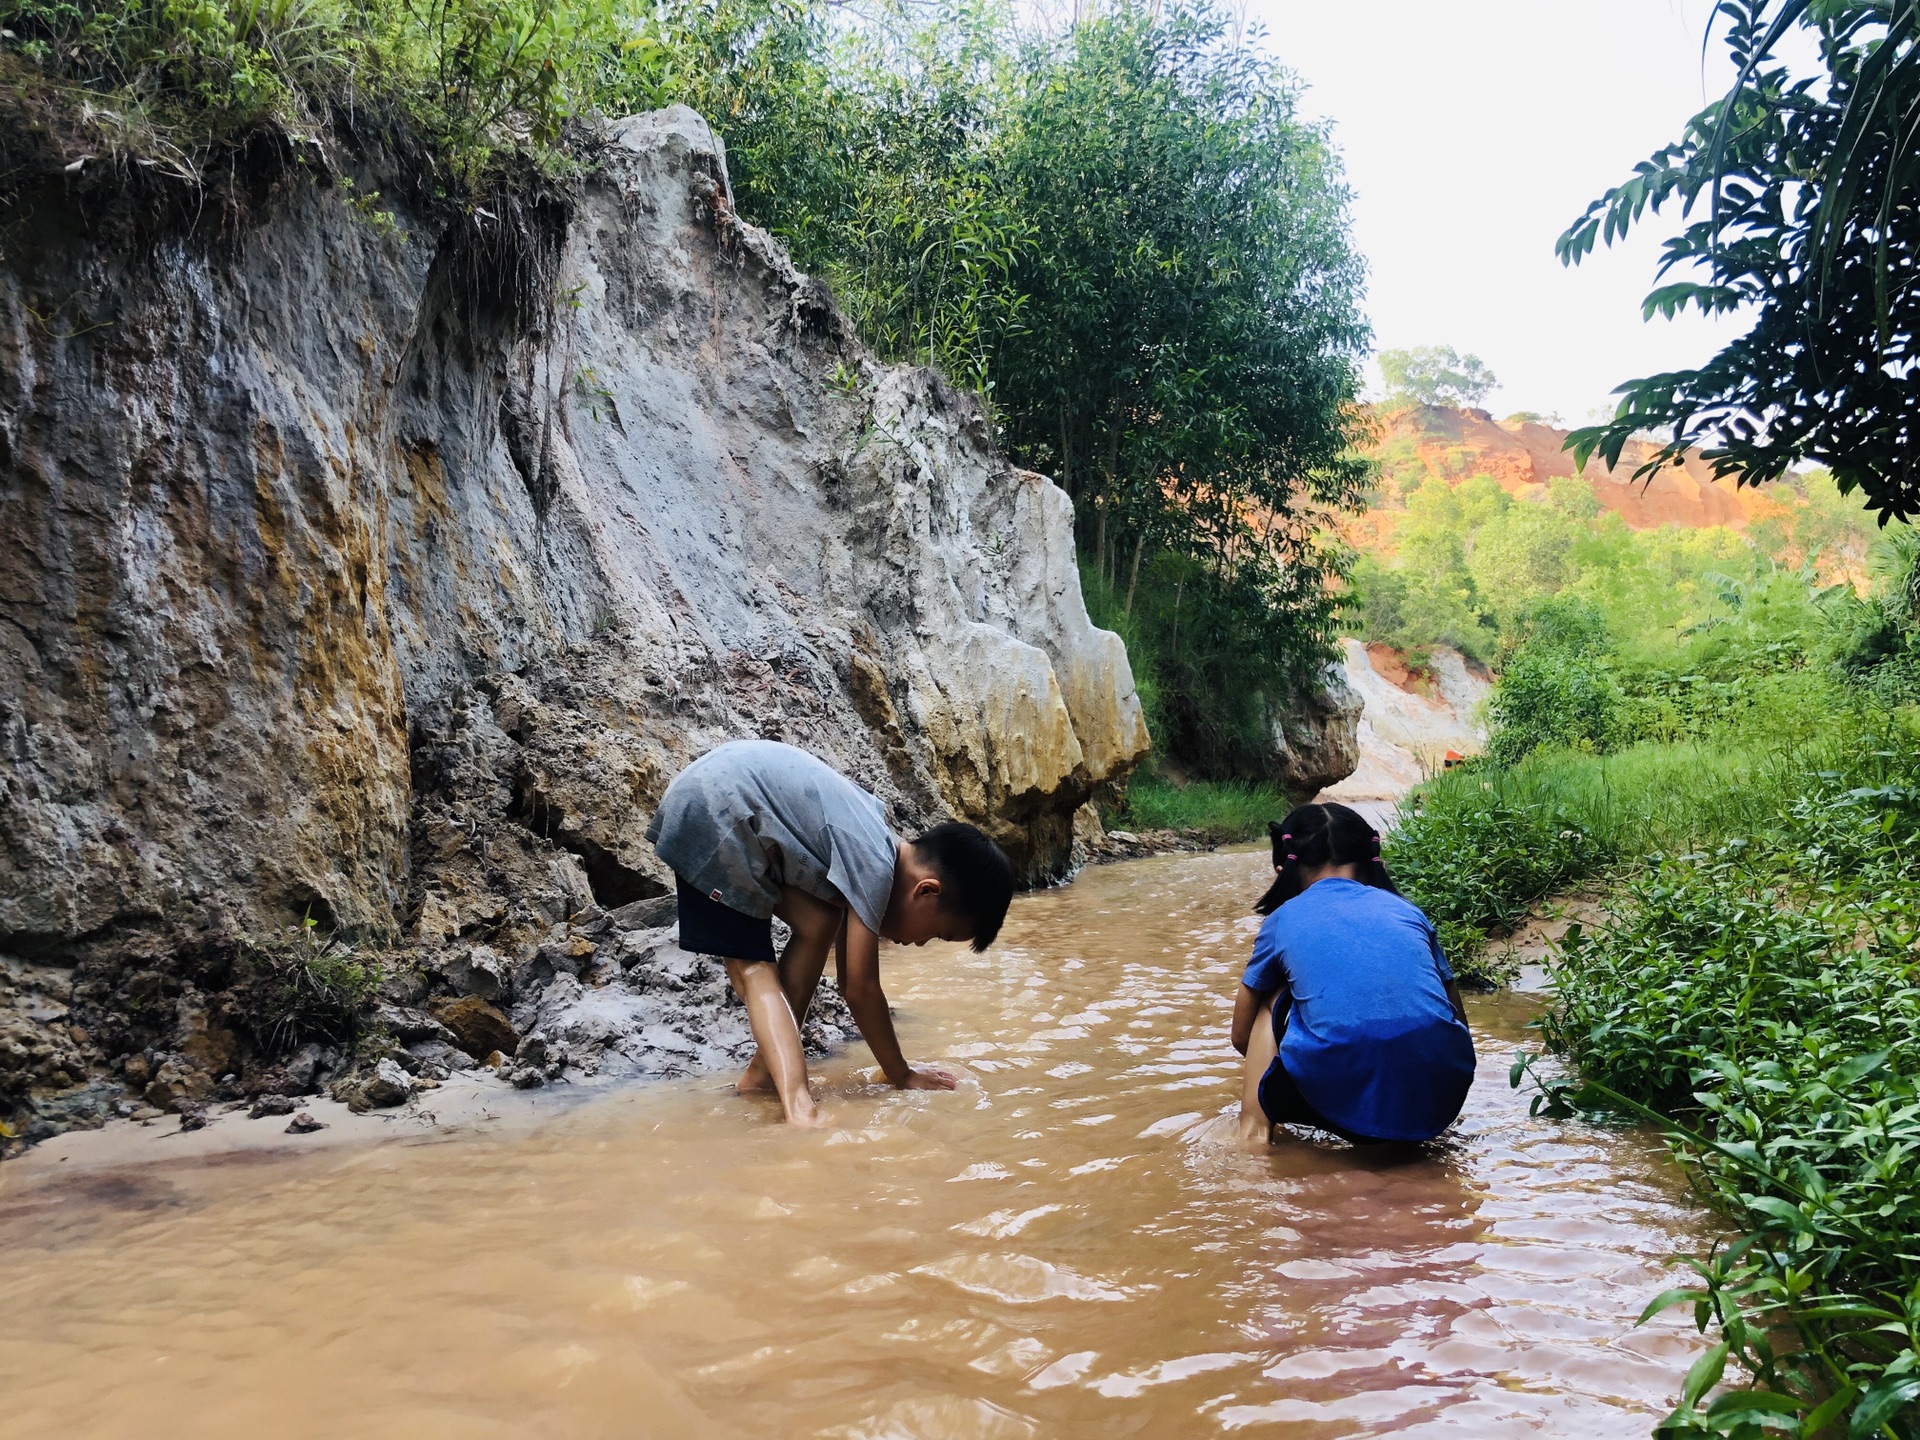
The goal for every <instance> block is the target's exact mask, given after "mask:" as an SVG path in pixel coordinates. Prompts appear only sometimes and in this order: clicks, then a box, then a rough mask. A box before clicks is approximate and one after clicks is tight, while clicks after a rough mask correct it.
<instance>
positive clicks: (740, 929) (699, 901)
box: [674, 875, 776, 965]
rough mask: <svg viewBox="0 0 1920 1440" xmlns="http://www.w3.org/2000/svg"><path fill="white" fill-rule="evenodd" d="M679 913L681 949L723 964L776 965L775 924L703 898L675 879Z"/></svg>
mask: <svg viewBox="0 0 1920 1440" xmlns="http://www.w3.org/2000/svg"><path fill="white" fill-rule="evenodd" d="M674 882H675V885H676V886H677V887H678V888H677V890H676V892H675V899H676V901H677V902H678V906H679V910H680V948H681V949H682V950H691V951H692V952H693V953H694V954H696V955H712V956H714V957H715V958H717V959H721V960H761V961H765V962H766V963H767V964H769V965H772V964H775V963H776V957H775V955H774V953H773V921H772V920H770V919H768V920H756V919H755V918H754V917H753V916H751V915H742V914H741V913H740V912H739V911H738V910H735V909H733V908H731V907H730V906H726V905H722V904H721V903H720V902H719V901H718V900H715V899H714V898H713V897H712V896H711V895H702V894H701V893H700V892H699V891H698V890H695V889H693V888H692V887H691V886H689V885H688V884H687V882H686V881H684V880H682V879H680V877H679V876H677V875H676V876H675V877H674Z"/></svg>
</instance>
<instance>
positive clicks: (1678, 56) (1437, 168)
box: [1246, 0, 1744, 423]
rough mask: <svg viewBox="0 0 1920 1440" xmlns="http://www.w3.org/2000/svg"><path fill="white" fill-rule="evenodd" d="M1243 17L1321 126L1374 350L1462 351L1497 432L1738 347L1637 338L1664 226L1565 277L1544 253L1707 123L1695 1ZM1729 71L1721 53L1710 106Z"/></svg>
mask: <svg viewBox="0 0 1920 1440" xmlns="http://www.w3.org/2000/svg"><path fill="white" fill-rule="evenodd" d="M1246 5H1247V17H1248V19H1249V21H1250V22H1252V23H1254V24H1258V25H1260V26H1262V27H1264V29H1265V30H1266V32H1267V33H1266V40H1265V48H1267V49H1268V50H1269V51H1270V52H1271V53H1273V54H1274V55H1275V56H1276V57H1277V58H1278V59H1279V60H1280V61H1281V62H1282V63H1283V64H1285V65H1286V66H1287V67H1288V68H1290V69H1292V70H1293V71H1295V72H1296V73H1297V74H1298V75H1299V76H1300V78H1301V79H1302V81H1304V82H1305V84H1306V85H1307V87H1308V88H1307V91H1306V94H1305V96H1304V99H1303V102H1302V106H1301V109H1302V113H1303V114H1305V115H1307V116H1325V117H1327V118H1330V119H1331V120H1332V121H1333V122H1334V127H1335V128H1334V138H1335V141H1336V143H1337V144H1338V146H1339V147H1340V149H1341V151H1342V153H1343V154H1344V155H1345V158H1346V166H1347V174H1348V178H1349V180H1350V181H1351V182H1352V184H1353V187H1354V189H1355V191H1356V197H1357V198H1356V201H1355V206H1354V235H1355V239H1356V241H1357V243H1358V246H1359V249H1360V251H1361V253H1363V254H1364V255H1365V256H1366V257H1367V262H1368V267H1369V272H1370V273H1369V278H1368V284H1367V312H1368V315H1369V317H1370V318H1371V320H1372V322H1373V327H1374V337H1375V344H1376V345H1377V346H1379V347H1380V348H1383V349H1385V348H1398V347H1404V346H1411V345H1452V346H1454V347H1455V348H1456V349H1458V350H1461V351H1463V352H1467V351H1470V352H1472V353H1474V354H1476V355H1478V356H1479V357H1480V358H1481V359H1482V360H1484V361H1486V363H1487V364H1488V365H1489V366H1490V367H1491V368H1492V370H1493V372H1494V374H1495V375H1497V376H1498V377H1499V378H1500V381H1501V385H1500V388H1499V390H1497V391H1496V392H1495V393H1494V395H1493V396H1492V398H1491V400H1490V401H1489V402H1488V404H1489V407H1490V408H1491V409H1492V410H1493V412H1494V413H1495V414H1496V415H1504V414H1508V413H1510V412H1512V411H1515V410H1538V411H1541V412H1543V413H1554V412H1558V413H1559V414H1560V415H1562V416H1564V417H1565V418H1566V419H1567V420H1568V421H1571V422H1575V423H1578V422H1580V421H1583V420H1585V419H1586V418H1587V417H1588V416H1589V415H1590V414H1591V412H1592V411H1593V410H1594V409H1595V408H1596V407H1599V406H1602V405H1607V406H1609V407H1610V406H1611V401H1610V399H1609V396H1608V392H1609V391H1611V390H1612V389H1613V387H1614V386H1616V385H1618V384H1620V383H1621V382H1622V381H1624V380H1628V379H1633V378H1636V377H1638V376H1641V375H1647V374H1652V373H1654V372H1656V371H1660V370H1666V369H1672V368H1675V367H1677V366H1680V365H1686V364H1691V363H1693V362H1696V361H1698V360H1702V359H1704V358H1706V357H1707V356H1708V355H1710V354H1712V353H1713V351H1714V350H1715V349H1717V348H1718V346H1719V344H1720V343H1724V341H1725V340H1726V339H1728V338H1731V337H1732V336H1733V335H1735V334H1738V333H1739V332H1740V330H1741V329H1742V328H1744V327H1743V326H1741V325H1739V323H1738V322H1737V321H1722V322H1719V323H1718V324H1717V325H1716V324H1714V323H1710V322H1708V321H1705V320H1703V319H1702V318H1700V317H1698V316H1687V317H1684V318H1682V319H1680V320H1676V321H1666V320H1661V319H1658V318H1656V319H1654V320H1652V321H1647V322H1643V321H1642V320H1641V318H1640V301H1641V299H1642V298H1643V297H1644V296H1645V294H1646V292H1647V291H1648V290H1650V289H1651V288H1653V272H1654V266H1655V263H1656V261H1657V259H1658V256H1659V249H1660V246H1659V242H1660V241H1661V240H1663V239H1664V238H1665V237H1666V236H1667V235H1669V234H1671V233H1673V232H1674V231H1675V230H1677V229H1678V228H1679V218H1678V212H1677V210H1674V209H1671V208H1670V209H1669V210H1668V211H1667V212H1665V213H1664V214H1662V215H1659V216H1653V217H1650V221H1649V222H1643V228H1642V229H1640V230H1639V231H1638V232H1637V233H1636V234H1635V235H1634V236H1632V237H1631V238H1630V239H1629V241H1628V242H1627V243H1626V244H1625V245H1622V246H1616V247H1615V248H1614V249H1612V250H1607V249H1604V248H1600V249H1596V251H1595V253H1594V255H1593V256H1592V257H1591V258H1589V259H1588V260H1587V261H1586V262H1585V263H1583V264H1581V265H1580V266H1579V267H1577V268H1575V269H1571V270H1569V269H1564V268H1562V266H1561V265H1560V262H1559V261H1558V260H1556V259H1555V258H1554V254H1553V242H1554V240H1555V238H1556V237H1557V236H1558V235H1559V234H1560V232H1561V231H1562V230H1564V229H1565V228H1566V226H1567V225H1568V224H1569V223H1570V222H1571V221H1572V220H1573V219H1574V217H1575V216H1577V215H1578V214H1579V213H1580V212H1581V211H1582V210H1583V209H1585V207H1586V205H1587V202H1588V201H1590V200H1593V199H1595V198H1597V197H1598V196H1599V195H1600V194H1601V193H1602V192H1603V191H1604V190H1606V189H1607V187H1609V186H1610V185H1613V184H1616V183H1618V182H1619V181H1621V180H1624V179H1625V178H1626V177H1627V176H1628V174H1629V173H1630V172H1631V169H1632V167H1633V165H1634V163H1635V162H1636V161H1639V160H1642V159H1644V158H1646V157H1647V156H1648V155H1650V154H1651V153H1652V152H1653V151H1654V150H1655V149H1657V148H1658V147H1659V146H1661V145H1664V144H1666V143H1668V142H1669V141H1672V140H1676V139H1678V138H1679V135H1680V130H1681V126H1682V124H1683V123H1684V122H1685V121H1686V120H1687V118H1688V117H1689V116H1691V115H1693V114H1694V113H1695V112H1696V111H1698V110H1700V109H1701V108H1702V107H1703V105H1704V104H1705V102H1706V100H1707V98H1708V95H1707V91H1706V88H1705V85H1703V78H1702V69H1701V37H1702V34H1703V29H1704V26H1705V22H1706V17H1707V14H1708V12H1709V10H1710V9H1711V0H1370V3H1368V4H1365V5H1358V4H1328V3H1327V0H1246ZM1724 55H1725V52H1724V49H1723V48H1722V47H1721V45H1720V42H1719V41H1718V40H1716V41H1715V42H1714V46H1713V48H1712V50H1711V51H1710V52H1709V64H1708V68H1707V71H1706V80H1707V82H1709V83H1711V82H1719V84H1718V88H1716V89H1715V90H1714V93H1715V94H1718V93H1721V91H1722V90H1724V88H1725V84H1726V82H1727V81H1728V80H1729V79H1730V78H1731V77H1730V72H1729V70H1728V69H1727V67H1726V65H1725V60H1724ZM1716 335H1717V336H1719V337H1720V339H1719V340H1718V341H1716V338H1715V337H1716ZM1376 383H1377V379H1376Z"/></svg>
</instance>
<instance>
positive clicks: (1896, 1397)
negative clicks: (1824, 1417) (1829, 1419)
mask: <svg viewBox="0 0 1920 1440" xmlns="http://www.w3.org/2000/svg"><path fill="white" fill-rule="evenodd" d="M1915 1396H1920V1375H1900V1376H1894V1377H1889V1378H1887V1379H1883V1380H1880V1381H1878V1382H1876V1383H1875V1384H1872V1385H1869V1386H1868V1387H1867V1389H1866V1392H1865V1393H1864V1394H1863V1395H1861V1397H1860V1403H1859V1404H1858V1405H1857V1406H1856V1407H1855V1408H1854V1412H1853V1416H1852V1418H1851V1419H1850V1420H1849V1421H1848V1422H1847V1436H1848V1440H1869V1437H1871V1436H1872V1435H1873V1433H1874V1432H1875V1431H1876V1430H1878V1429H1879V1428H1880V1427H1881V1426H1882V1425H1884V1424H1886V1423H1887V1422H1888V1421H1889V1420H1891V1419H1893V1417H1894V1416H1895V1415H1897V1414H1898V1413H1899V1412H1900V1410H1901V1407H1903V1406H1904V1405H1906V1404H1907V1402H1908V1401H1910V1400H1912V1399H1913V1398H1914V1397H1915Z"/></svg>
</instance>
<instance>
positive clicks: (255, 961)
mask: <svg viewBox="0 0 1920 1440" xmlns="http://www.w3.org/2000/svg"><path fill="white" fill-rule="evenodd" d="M235 970H236V984H235V987H234V988H235V991H236V992H237V994H238V995H239V997H240V1004H241V1011H242V1015H243V1017H244V1019H245V1020H246V1023H247V1027H248V1029H250V1030H251V1031H252V1032H253V1034H254V1036H255V1038H256V1039H257V1040H258V1041H259V1042H260V1044H261V1046H262V1047H263V1048H264V1050H265V1052H266V1053H267V1054H269V1055H274V1054H284V1053H285V1052H287V1051H289V1050H292V1049H294V1048H296V1047H297V1046H300V1045H303V1044H305V1043H306V1042H307V1041H309V1040H318V1041H323V1042H326V1043H329V1044H334V1043H341V1042H350V1041H352V1040H353V1039H355V1037H356V1036H357V1035H358V1034H359V1032H360V1019H359V1017H360V1012H361V1011H362V1010H363V1009H364V1008H365V1007H366V1006H368V1005H370V1004H372V1003H373V1000H374V994H375V991H376V989H377V987H378V986H379V984H380V980H381V978H382V971H381V969H380V966H379V964H378V963H377V962H376V961H375V960H374V959H373V958H372V957H370V956H366V955H362V954H360V953H359V952H358V951H356V950H355V949H354V948H353V947H352V946H351V945H348V944H346V943H345V942H343V941H341V940H339V939H338V938H336V937H333V936H328V935H323V934H322V933H321V932H320V930H319V928H318V927H317V926H316V925H315V924H314V922H313V921H311V920H308V921H307V922H306V923H305V924H304V925H300V926H293V927H289V928H288V929H287V930H285V931H283V932H282V933H280V934H278V935H273V936H267V937H254V938H251V939H248V940H245V941H243V942H242V943H241V945H240V948H239V953H238V956H237V964H236V967H235Z"/></svg>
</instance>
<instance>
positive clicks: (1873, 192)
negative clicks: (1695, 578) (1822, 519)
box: [1558, 0, 1920, 518]
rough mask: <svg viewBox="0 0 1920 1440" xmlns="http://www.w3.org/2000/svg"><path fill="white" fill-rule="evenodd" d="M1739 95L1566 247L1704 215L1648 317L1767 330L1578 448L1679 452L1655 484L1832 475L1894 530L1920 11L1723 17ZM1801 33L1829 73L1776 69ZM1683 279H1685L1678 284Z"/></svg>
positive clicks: (1911, 323) (1870, 5)
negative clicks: (1642, 440) (1698, 454)
mask: <svg viewBox="0 0 1920 1440" xmlns="http://www.w3.org/2000/svg"><path fill="white" fill-rule="evenodd" d="M1714 18H1715V21H1716V23H1718V22H1724V24H1725V29H1724V39H1725V42H1726V44H1727V46H1728V49H1729V51H1730V52H1731V54H1732V57H1733V59H1734V62H1735V66H1736V79H1735V82H1734V84H1733V86H1732V88H1731V89H1730V90H1729V91H1728V92H1727V94H1726V95H1725V96H1723V97H1722V98H1721V99H1719V100H1717V101H1716V102H1714V104H1712V105H1710V106H1708V107H1707V109H1705V110H1704V111H1702V112H1701V113H1700V114H1699V115H1697V116H1695V117H1694V118H1693V120H1692V121H1690V122H1689V124H1688V126H1687V130H1686V133H1685V134H1684V135H1683V136H1682V137H1681V139H1680V140H1679V141H1678V142H1677V143H1675V144H1673V145H1670V146H1668V147H1666V148H1665V149H1663V150H1661V151H1659V152H1658V153H1657V154H1655V155H1654V156H1653V157H1651V158H1650V159H1649V160H1647V161H1644V162H1642V164H1640V165H1639V166H1638V167H1636V169H1635V172H1634V174H1633V176H1632V178H1631V179H1629V180H1628V181H1626V182H1625V183H1624V184H1622V185H1619V186H1616V187H1614V188H1613V189H1612V190H1610V191H1608V192H1607V194H1606V195H1604V196H1602V197H1601V198H1600V199H1599V200H1597V201H1595V202H1594V204H1593V205H1591V206H1589V207H1588V209H1587V212H1586V214H1585V215H1583V216H1582V217H1581V218H1580V220H1578V221H1577V222H1576V223H1575V224H1574V225H1573V226H1572V227H1571V228H1570V229H1569V230H1568V231H1567V232H1566V234H1565V235H1563V236H1562V237H1561V238H1560V241H1559V245H1558V251H1559V254H1560V256H1561V259H1562V260H1563V261H1565V262H1566V263H1569V264H1577V263H1578V262H1579V261H1580V260H1581V259H1582V258H1584V257H1585V256H1586V255H1587V254H1588V253H1589V252H1590V251H1591V250H1592V249H1593V247H1594V245H1595V244H1596V243H1599V242H1600V241H1602V240H1604V241H1605V242H1606V243H1609V244H1610V243H1612V242H1613V241H1614V240H1616V239H1618V238H1619V237H1620V236H1622V235H1624V234H1625V233H1626V232H1627V231H1628V230H1629V229H1630V228H1631V227H1632V226H1633V225H1635V224H1637V223H1639V222H1640V221H1641V220H1643V219H1644V218H1645V215H1646V213H1647V212H1648V211H1649V210H1655V211H1657V210H1659V209H1660V208H1661V207H1662V206H1663V205H1665V204H1667V203H1668V202H1671V201H1674V200H1678V201H1679V202H1680V204H1681V210H1682V215H1683V216H1691V215H1692V214H1693V213H1694V211H1695V208H1696V206H1699V205H1700V202H1701V201H1702V200H1703V199H1704V200H1706V201H1707V202H1708V203H1706V204H1705V205H1704V207H1702V208H1703V209H1704V212H1705V213H1704V214H1703V215H1701V216H1700V218H1697V219H1691V220H1690V221H1689V223H1688V224H1687V225H1686V226H1685V228H1684V229H1683V230H1682V231H1681V232H1680V233H1679V234H1678V235H1676V236H1674V237H1673V238H1671V239H1670V240H1668V241H1667V244H1666V252H1665V256H1664V258H1663V261H1662V264H1661V269H1660V278H1661V280H1662V281H1663V282H1665V283H1662V284H1661V285H1660V286H1659V287H1658V288H1656V289H1655V290H1654V291H1653V292H1652V293H1651V294H1650V295H1649V296H1648V297H1647V301H1646V306H1645V310H1646V313H1647V315H1648V316H1652V315H1654V314H1664V315H1669V316H1671V315H1673V314H1675V313H1677V312H1678V311H1680V310H1682V309H1685V308H1686V307H1688V306H1693V307H1695V308H1698V309H1699V310H1701V311H1703V312H1706V313H1724V312H1729V311H1733V310H1737V309H1740V308H1742V307H1750V308H1752V309H1753V310H1754V311H1755V314H1756V319H1755V323H1754V325H1753V328H1752V329H1751V330H1750V331H1749V332H1748V333H1747V334H1746V335H1745V336H1743V337H1742V338H1741V339H1739V340H1737V341H1735V342H1734V343H1733V344H1731V345H1729V346H1727V347H1726V349H1724V350H1723V351H1721V353H1720V354H1718V355H1717V356H1715V357H1714V358H1713V359H1712V360H1710V361H1708V362H1707V363H1706V364H1705V365H1702V366H1701V367H1699V368H1698V369H1696V370H1687V371H1678V372H1674V373H1671V374H1664V375H1654V376H1649V377H1647V378H1645V379H1641V380H1635V381H1632V382H1630V383H1629V384H1627V385H1624V386H1622V387H1621V389H1620V390H1619V391H1618V392H1616V393H1618V394H1619V395H1620V396H1621V397H1622V398H1621V401H1620V405H1619V408H1618V410H1617V411H1616V413H1615V416H1614V418H1613V419H1612V420H1611V421H1609V422H1607V423H1606V424H1604V425H1596V426H1592V427H1589V428H1587V429H1585V430H1580V431H1576V432H1575V434H1574V436H1573V437H1572V440H1571V441H1570V444H1571V445H1572V446H1573V448H1574V450H1575V453H1576V455H1577V456H1578V457H1579V458H1580V460H1581V461H1582V463H1584V462H1585V461H1586V460H1587V459H1588V458H1589V457H1591V456H1592V455H1594V454H1599V455H1600V456H1601V457H1602V458H1603V459H1605V460H1606V462H1607V463H1608V464H1609V465H1612V464H1615V463H1617V462H1618V460H1619V457H1620V453H1621V450H1622V448H1623V446H1624V445H1625V442H1626V441H1627V439H1628V438H1629V437H1630V436H1631V435H1632V434H1633V433H1634V432H1635V431H1637V430H1641V429H1647V428H1656V427H1665V428H1669V429H1670V430H1671V432H1672V435H1673V439H1672V441H1671V442H1670V443H1668V444H1667V445H1665V446H1664V447H1662V449H1661V450H1660V451H1659V452H1658V453H1657V454H1656V455H1655V456H1654V458H1653V459H1652V460H1651V461H1649V462H1648V463H1647V464H1646V465H1645V466H1643V467H1642V468H1641V470H1640V472H1639V473H1640V474H1647V473H1649V472H1651V471H1652V470H1654V469H1657V468H1659V467H1660V466H1662V465H1665V464H1669V463H1672V462H1674V461H1675V460H1677V459H1678V458H1679V457H1680V456H1681V455H1682V454H1684V453H1685V452H1686V451H1687V450H1689V449H1695V448H1697V449H1700V450H1702V451H1703V452H1704V454H1705V457H1706V458H1707V459H1708V461H1709V462H1710V463H1711V464H1712V465H1713V467H1714V469H1715V471H1716V472H1717V473H1719V474H1723V475H1734V476H1737V477H1738V478H1740V479H1741V480H1743V481H1748V482H1757V481H1762V480H1772V479H1778V478H1779V477H1780V476H1781V475H1783V474H1785V473H1786V471H1787V470H1788V469H1789V468H1790V467H1792V466H1793V465H1795V464H1797V463H1799V462H1802V461H1807V460H1816V461H1820V462H1822V463H1825V464H1827V465H1828V466H1830V467H1831V468H1832V470H1833V472H1834V475H1835V477H1836V478H1837V479H1838V480H1839V482H1840V484H1841V486H1842V487H1843V488H1845V489H1848V490H1851V489H1853V488H1855V487H1856V486H1857V487H1859V488H1860V489H1861V490H1862V491H1864V493H1865V495H1866V497H1867V501H1868V503H1869V505H1871V506H1872V507H1873V508H1874V509H1876V510H1878V511H1880V513H1881V514H1882V515H1883V516H1885V517H1888V518H1906V517H1908V516H1911V515H1914V514H1916V513H1920V469H1917V468H1916V466H1920V386H1916V385H1915V384H1914V383H1913V373H1912V372H1913V370H1914V368H1915V365H1916V363H1917V362H1920V352H1917V351H1916V345H1917V344H1920V293H1917V292H1916V288H1915V287H1916V280H1917V279H1920V210H1917V209H1916V199H1917V198H1920V0H1721V3H1720V4H1719V5H1717V6H1716V7H1715V10H1714ZM1796 30H1800V31H1804V32H1808V33H1811V34H1812V35H1813V36H1814V37H1815V38H1816V39H1817V41H1818V44H1819V52H1820V58H1821V63H1822V68H1823V72H1824V73H1822V74H1819V75H1796V74H1794V73H1793V72H1792V70H1791V68H1790V67H1789V66H1788V65H1787V64H1786V63H1785V62H1783V61H1781V60H1780V59H1778V58H1777V55H1776V52H1777V50H1778V49H1779V47H1780V42H1781V41H1782V40H1783V39H1784V38H1786V37H1787V36H1788V35H1789V34H1790V33H1792V32H1794V31H1796ZM1669 277H1677V278H1671V279H1670V278H1669Z"/></svg>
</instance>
